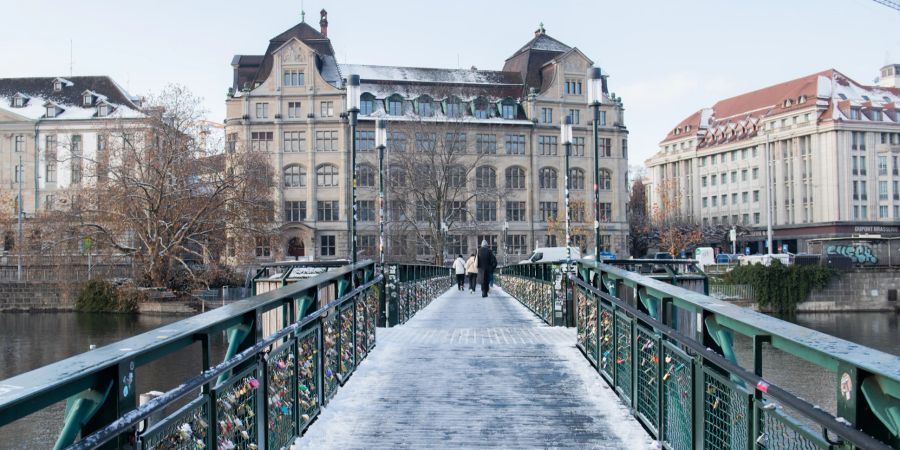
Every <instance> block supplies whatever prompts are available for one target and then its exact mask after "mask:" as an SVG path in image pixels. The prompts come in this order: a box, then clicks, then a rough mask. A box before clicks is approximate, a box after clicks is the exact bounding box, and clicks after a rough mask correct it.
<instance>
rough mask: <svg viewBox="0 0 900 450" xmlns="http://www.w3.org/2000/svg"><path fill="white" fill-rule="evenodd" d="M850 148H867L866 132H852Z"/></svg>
mask: <svg viewBox="0 0 900 450" xmlns="http://www.w3.org/2000/svg"><path fill="white" fill-rule="evenodd" d="M850 149H851V150H865V149H866V133H865V132H864V131H851V132H850Z"/></svg>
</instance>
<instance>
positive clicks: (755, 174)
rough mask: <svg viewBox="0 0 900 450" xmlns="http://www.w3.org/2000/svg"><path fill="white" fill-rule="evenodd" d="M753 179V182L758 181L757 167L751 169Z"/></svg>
mask: <svg viewBox="0 0 900 450" xmlns="http://www.w3.org/2000/svg"><path fill="white" fill-rule="evenodd" d="M753 179H754V180H758V179H759V167H754V168H753Z"/></svg>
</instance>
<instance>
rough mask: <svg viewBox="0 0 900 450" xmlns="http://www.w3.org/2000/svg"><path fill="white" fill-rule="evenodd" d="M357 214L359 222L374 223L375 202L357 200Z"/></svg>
mask: <svg viewBox="0 0 900 450" xmlns="http://www.w3.org/2000/svg"><path fill="white" fill-rule="evenodd" d="M357 214H358V217H359V220H360V222H374V221H375V200H358V201H357Z"/></svg>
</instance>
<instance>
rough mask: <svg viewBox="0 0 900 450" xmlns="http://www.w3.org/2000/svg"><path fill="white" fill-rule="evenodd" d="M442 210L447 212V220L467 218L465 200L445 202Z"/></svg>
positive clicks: (459, 220) (458, 220)
mask: <svg viewBox="0 0 900 450" xmlns="http://www.w3.org/2000/svg"><path fill="white" fill-rule="evenodd" d="M444 210H445V211H446V214H447V221H448V222H451V223H453V222H465V221H467V220H468V215H469V214H468V211H467V210H466V202H445V203H444Z"/></svg>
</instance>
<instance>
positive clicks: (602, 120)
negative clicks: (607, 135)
mask: <svg viewBox="0 0 900 450" xmlns="http://www.w3.org/2000/svg"><path fill="white" fill-rule="evenodd" d="M600 126H604V127H605V126H606V111H600Z"/></svg>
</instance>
